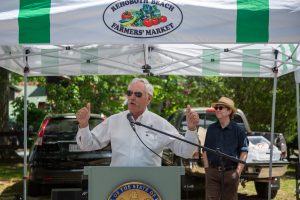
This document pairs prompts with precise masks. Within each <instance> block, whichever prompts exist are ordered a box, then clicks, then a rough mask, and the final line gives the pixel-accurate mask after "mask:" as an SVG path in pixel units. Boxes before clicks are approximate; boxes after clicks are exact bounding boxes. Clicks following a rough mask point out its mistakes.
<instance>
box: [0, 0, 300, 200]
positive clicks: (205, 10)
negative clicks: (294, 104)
mask: <svg viewBox="0 0 300 200" xmlns="http://www.w3.org/2000/svg"><path fill="white" fill-rule="evenodd" d="M299 19H300V1H299V0H288V1H284V0H283V1H280V0H222V1H221V0H184V1H183V0H7V1H2V2H1V6H0V66H1V67H4V68H6V69H9V70H11V71H14V72H16V73H19V74H24V79H25V83H26V81H27V75H28V76H45V75H46V76H57V75H87V74H93V75H96V74H116V75H117V74H145V73H146V74H154V75H162V74H175V75H192V76H235V77H237V76H240V77H274V94H273V105H272V125H271V132H272V134H271V140H273V133H274V121H275V101H274V99H276V96H275V94H276V92H275V91H276V86H277V77H278V76H281V75H284V74H286V73H289V72H292V71H295V70H298V69H299V68H300V50H299V43H300V20H299ZM24 88H25V90H26V84H25V86H24ZM25 93H26V92H25ZM297 96H299V95H297ZM26 102H27V101H26V95H25V98H24V105H26ZM24 107H25V106H24ZM298 108H299V106H298ZM298 110H299V109H298ZM298 119H299V115H298ZM298 123H299V124H300V121H299V120H298ZM298 135H299V138H300V128H299V129H298ZM24 141H25V142H24V152H25V155H26V149H27V143H26V141H27V110H26V109H25V112H24ZM299 144H300V139H299ZM272 149H273V146H272V145H271V153H270V167H269V174H270V175H269V176H270V177H272V159H271V158H272V152H273V151H272ZM26 162H27V160H26V157H25V156H24V177H26V174H27V171H26V170H27V168H26ZM269 188H270V187H269ZM269 191H270V190H269ZM23 195H24V199H25V200H26V179H24V190H23Z"/></svg>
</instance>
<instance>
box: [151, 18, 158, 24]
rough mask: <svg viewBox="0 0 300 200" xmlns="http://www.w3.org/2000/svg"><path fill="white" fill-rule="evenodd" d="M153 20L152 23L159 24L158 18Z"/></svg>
mask: <svg viewBox="0 0 300 200" xmlns="http://www.w3.org/2000/svg"><path fill="white" fill-rule="evenodd" d="M151 20H152V24H153V25H157V24H159V20H158V18H152V19H151Z"/></svg>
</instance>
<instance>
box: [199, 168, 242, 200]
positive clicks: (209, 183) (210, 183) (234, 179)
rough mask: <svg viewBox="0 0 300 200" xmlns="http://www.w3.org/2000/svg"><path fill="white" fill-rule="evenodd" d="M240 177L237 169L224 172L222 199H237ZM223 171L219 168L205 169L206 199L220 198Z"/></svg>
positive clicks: (215, 199)
mask: <svg viewBox="0 0 300 200" xmlns="http://www.w3.org/2000/svg"><path fill="white" fill-rule="evenodd" d="M239 179H240V177H239V176H238V174H237V173H236V171H235V169H233V170H228V171H225V172H224V185H223V198H222V200H237V199H238V196H237V190H238V186H239ZM221 181H222V173H221V171H219V170H218V169H217V168H207V169H205V191H206V193H205V198H206V200H220V198H221Z"/></svg>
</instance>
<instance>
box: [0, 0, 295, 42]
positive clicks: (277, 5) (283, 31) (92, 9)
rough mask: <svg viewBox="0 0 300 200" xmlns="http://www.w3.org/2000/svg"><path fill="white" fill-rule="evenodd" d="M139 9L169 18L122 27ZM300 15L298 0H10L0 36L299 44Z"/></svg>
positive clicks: (0, 17)
mask: <svg viewBox="0 0 300 200" xmlns="http://www.w3.org/2000/svg"><path fill="white" fill-rule="evenodd" d="M144 4H146V5H148V7H147V8H146V7H145V8H144V7H143V6H144ZM153 6H155V7H153ZM150 7H152V8H153V9H152V8H150ZM140 9H143V12H146V11H149V10H150V9H152V10H154V9H155V12H153V15H154V16H155V17H159V16H161V15H162V16H166V17H167V20H166V21H165V22H163V23H159V24H157V25H153V26H151V27H145V26H143V25H141V24H138V21H139V19H140V16H138V17H137V19H136V20H135V26H132V25H128V23H127V24H125V26H121V24H122V22H120V20H121V19H122V17H121V16H122V14H123V13H124V12H125V11H132V13H133V11H140ZM145 15H146V16H148V15H150V14H149V13H145ZM153 15H152V16H153ZM142 19H143V18H142ZM299 19H300V2H299V0H289V1H278V0H257V1H242V0H226V1H223V0H222V1H221V0H210V1H206V0H185V1H182V0H172V1H163V0H118V1H112V0H84V1H83V0H63V1H62V0H41V1H38V2H35V1H26V0H10V1H5V2H2V3H1V7H0V38H1V43H2V44H9V45H14V44H18V43H27V44H28V43H51V44H94V43H103V42H105V43H108V44H112V43H114V44H140V43H145V44H155V43H156V44H161V43H171V44H174V43H195V42H196V43H242V42H244V43H248V42H262V43H299V42H300V37H299V35H300V29H299V27H300V20H299ZM129 24H130V23H129ZM126 25H127V26H126Z"/></svg>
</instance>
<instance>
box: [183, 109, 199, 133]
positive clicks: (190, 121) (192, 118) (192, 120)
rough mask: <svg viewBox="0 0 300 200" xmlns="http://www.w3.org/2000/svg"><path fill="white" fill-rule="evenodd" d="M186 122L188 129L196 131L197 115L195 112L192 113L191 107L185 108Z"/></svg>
mask: <svg viewBox="0 0 300 200" xmlns="http://www.w3.org/2000/svg"><path fill="white" fill-rule="evenodd" d="M185 114H186V121H187V125H188V129H189V130H191V131H194V130H196V129H197V126H198V123H199V115H198V113H197V112H195V111H192V109H191V106H190V105H188V106H187V107H186V113H185Z"/></svg>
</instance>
